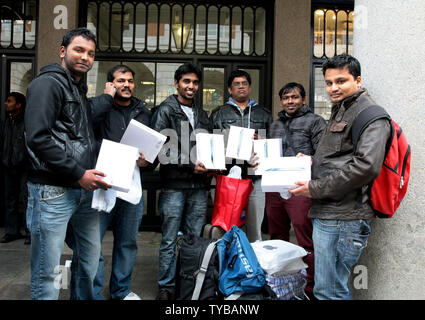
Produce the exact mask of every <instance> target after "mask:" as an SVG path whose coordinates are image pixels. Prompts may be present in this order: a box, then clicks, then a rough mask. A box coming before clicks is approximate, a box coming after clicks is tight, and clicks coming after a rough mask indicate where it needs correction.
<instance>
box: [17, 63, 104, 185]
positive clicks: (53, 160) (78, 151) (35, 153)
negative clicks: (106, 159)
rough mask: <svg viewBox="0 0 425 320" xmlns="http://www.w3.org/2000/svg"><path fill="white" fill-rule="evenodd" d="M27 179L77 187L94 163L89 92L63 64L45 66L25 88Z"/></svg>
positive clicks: (34, 181)
mask: <svg viewBox="0 0 425 320" xmlns="http://www.w3.org/2000/svg"><path fill="white" fill-rule="evenodd" d="M25 134H26V145H27V150H28V154H29V160H30V166H29V171H28V179H29V181H31V182H33V183H41V184H48V185H55V186H63V187H74V188H79V187H80V186H79V184H78V180H79V179H80V178H81V177H82V176H83V174H84V172H85V170H88V169H93V167H94V165H95V157H96V154H95V140H94V134H93V128H92V122H91V116H90V109H89V106H88V103H87V98H86V90H85V88H84V87H83V85H82V84H81V83H77V82H75V80H74V79H73V78H72V77H71V74H70V73H69V72H68V71H66V70H65V69H64V68H63V67H62V66H61V65H59V64H56V63H55V64H50V65H47V66H45V67H43V68H42V69H41V71H40V73H39V74H38V75H37V77H36V78H35V79H34V80H33V81H32V82H31V83H30V85H29V87H28V90H27V108H26V112H25Z"/></svg>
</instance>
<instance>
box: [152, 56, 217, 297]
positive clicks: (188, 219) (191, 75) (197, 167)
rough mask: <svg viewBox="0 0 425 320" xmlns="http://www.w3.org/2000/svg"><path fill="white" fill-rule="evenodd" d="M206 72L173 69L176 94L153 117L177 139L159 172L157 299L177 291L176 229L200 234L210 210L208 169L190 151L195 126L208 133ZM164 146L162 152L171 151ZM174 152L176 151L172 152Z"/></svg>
mask: <svg viewBox="0 0 425 320" xmlns="http://www.w3.org/2000/svg"><path fill="white" fill-rule="evenodd" d="M201 79H202V73H201V71H200V70H199V68H198V67H197V66H194V65H192V64H184V65H181V66H180V67H179V68H178V69H177V70H176V72H175V73H174V87H175V88H176V91H177V94H173V95H171V96H169V97H168V98H167V99H165V100H164V101H163V102H162V103H161V104H160V105H159V107H158V109H157V110H156V112H155V113H154V115H153V116H152V128H153V129H154V130H156V131H158V132H160V131H162V130H165V129H167V130H166V131H167V132H168V133H170V134H172V135H173V136H174V138H173V137H170V142H171V143H173V141H175V143H177V144H178V145H177V146H174V147H171V149H174V150H177V154H172V155H171V158H172V159H171V161H170V162H169V163H164V162H161V167H160V175H161V179H162V186H163V189H162V190H161V193H160V195H159V213H160V215H161V218H162V241H161V245H160V248H159V270H158V287H159V292H158V295H157V300H172V299H173V298H174V294H175V275H176V242H177V234H178V232H179V230H180V231H182V232H183V233H184V234H195V235H197V236H200V235H201V229H202V226H203V225H204V223H205V216H206V213H207V200H208V195H207V184H206V182H207V180H206V173H207V169H206V168H205V167H204V165H203V164H202V163H198V162H196V161H195V162H193V161H192V160H193V159H191V157H190V152H191V150H194V149H195V145H196V142H195V141H194V140H195V139H192V138H191V139H189V137H191V136H193V135H192V133H193V132H194V131H195V130H200V129H202V130H203V131H204V132H205V131H206V132H210V131H211V130H210V126H209V121H208V114H207V112H206V111H205V110H203V109H202V107H200V106H197V105H196V104H195V101H194V98H195V95H196V93H197V92H198V89H199V83H200V82H201ZM164 134H165V131H164ZM167 148H168V147H167V144H166V145H164V147H163V149H162V151H161V152H166V153H170V150H169V149H167ZM171 153H173V152H172V151H171Z"/></svg>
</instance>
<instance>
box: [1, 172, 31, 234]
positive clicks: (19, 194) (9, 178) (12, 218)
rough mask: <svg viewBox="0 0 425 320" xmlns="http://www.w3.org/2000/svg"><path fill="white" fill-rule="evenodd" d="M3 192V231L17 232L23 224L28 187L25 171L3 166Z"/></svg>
mask: <svg viewBox="0 0 425 320" xmlns="http://www.w3.org/2000/svg"><path fill="white" fill-rule="evenodd" d="M3 170H4V194H5V232H6V233H7V234H13V235H16V234H19V233H20V231H21V227H22V226H24V225H25V221H26V219H25V214H26V211H27V201H28V188H27V172H26V171H25V170H23V169H20V168H17V169H12V168H3Z"/></svg>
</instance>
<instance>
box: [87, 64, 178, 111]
mask: <svg viewBox="0 0 425 320" xmlns="http://www.w3.org/2000/svg"><path fill="white" fill-rule="evenodd" d="M117 64H125V65H127V66H129V67H130V68H131V69H132V70H133V71H134V72H135V77H134V80H135V81H134V84H135V90H134V96H135V97H137V98H139V99H141V100H144V101H146V103H147V105H148V107H149V108H152V107H154V106H155V105H157V104H159V103H161V102H162V101H163V100H165V98H167V97H168V96H169V95H171V94H173V93H174V92H175V88H174V72H175V71H176V69H177V68H178V67H179V66H180V65H181V63H154V62H131V61H95V63H94V65H93V68H92V69H91V70H90V71H89V72H88V74H87V85H88V93H87V96H88V97H94V96H98V95H101V94H102V93H103V90H104V88H105V83H106V81H107V73H108V71H109V69H110V68H112V67H113V66H115V65H117ZM155 90H156V95H155Z"/></svg>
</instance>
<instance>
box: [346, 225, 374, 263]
mask: <svg viewBox="0 0 425 320" xmlns="http://www.w3.org/2000/svg"><path fill="white" fill-rule="evenodd" d="M370 230H371V228H370V224H369V222H368V221H366V220H358V221H355V222H354V221H353V223H352V225H351V226H350V227H349V228H348V230H347V231H348V232H347V242H346V254H345V259H344V260H345V261H346V263H347V265H348V266H349V267H352V266H354V265H355V264H356V263H357V261H358V259H359V258H360V255H361V253H362V251H363V249H364V248H366V246H367V240H368V238H369V235H370Z"/></svg>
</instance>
